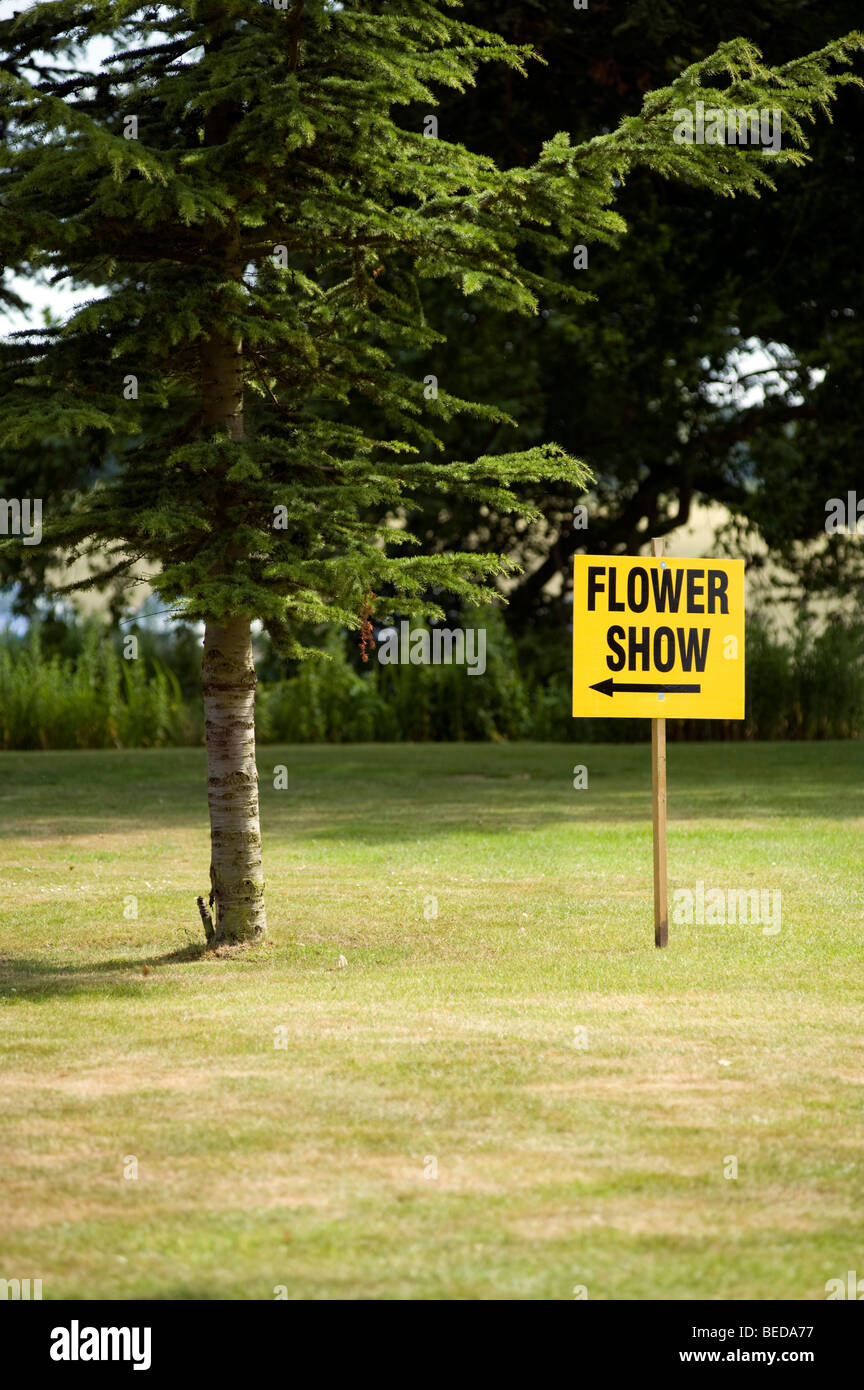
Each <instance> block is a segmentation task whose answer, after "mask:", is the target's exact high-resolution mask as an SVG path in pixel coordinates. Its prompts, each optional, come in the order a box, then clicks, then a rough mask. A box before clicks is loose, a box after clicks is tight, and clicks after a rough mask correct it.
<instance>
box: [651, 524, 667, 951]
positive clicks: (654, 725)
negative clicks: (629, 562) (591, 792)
mask: <svg viewBox="0 0 864 1390" xmlns="http://www.w3.org/2000/svg"><path fill="white" fill-rule="evenodd" d="M664 550H665V546H664V543H663V541H662V539H660V540H652V542H651V554H652V555H654V556H657V557H658V558H659V557H660V556H662V555H663V553H664ZM651 787H652V792H653V800H654V817H653V819H654V945H655V946H666V945H667V944H668V941H669V912H668V907H667V904H666V720H665V719H652V720H651Z"/></svg>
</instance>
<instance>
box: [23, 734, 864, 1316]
mask: <svg viewBox="0 0 864 1390" xmlns="http://www.w3.org/2000/svg"><path fill="white" fill-rule="evenodd" d="M280 763H284V764H286V765H287V767H288V769H289V774H290V778H289V780H290V782H291V787H290V790H285V791H276V790H274V788H273V767H274V766H275V765H276V764H280ZM576 763H584V764H585V765H587V768H588V776H589V787H588V790H584V791H576V790H574V788H573V785H572V782H573V772H572V769H573V766H574V764H576ZM259 769H260V772H261V789H262V821H263V828H264V845H265V868H266V871H267V874H268V911H269V921H270V933H271V935H270V940H269V941H268V943H267V944H266V945H265V946H262V947H259V948H256V949H255V950H253V951H250V952H246V953H240V954H236V953H235V954H233V955H232V954H230V953H226V954H225V955H223V956H221V957H220V956H216V957H206V956H203V955H202V954H201V952H200V948H199V946H198V942H199V940H203V931H202V928H201V925H200V920H199V918H198V914H197V909H196V907H195V896H196V894H198V893H202V892H205V891H206V889H207V882H208V879H207V866H208V862H209V861H208V834H207V822H206V800H205V786H204V763H203V754H202V753H201V752H200V751H198V750H192V749H190V750H179V751H178V750H159V751H148V752H113V753H94V752H87V753H73V752H70V753H6V754H3V755H0V922H2V928H0V932H2V936H0V949H2V974H0V982H2V1007H0V1028H2V1040H3V1053H4V1056H3V1066H2V1075H0V1110H2V1115H3V1119H2V1151H0V1162H2V1172H3V1181H2V1187H0V1277H5V1278H14V1277H18V1278H27V1277H30V1278H41V1279H42V1280H43V1296H44V1297H45V1298H70V1297H71V1298H97V1299H123V1298H133V1297H137V1298H172V1299H173V1298H190V1299H194V1298H207V1299H223V1298H225V1299H227V1298H242V1299H272V1298H273V1297H274V1290H275V1289H276V1288H277V1287H278V1286H284V1288H285V1289H286V1290H287V1296H288V1297H289V1298H461V1299H465V1298H468V1299H494V1298H507V1299H514V1298H515V1299H523V1298H529V1299H534V1298H542V1299H572V1298H573V1297H574V1287H575V1286H580V1285H581V1286H585V1287H586V1288H587V1291H588V1297H589V1298H591V1299H610V1298H613V1299H622V1298H624V1299H642V1298H672V1299H677V1298H690V1297H692V1298H700V1299H711V1298H724V1299H726V1298H728V1299H744V1298H758V1299H796V1300H797V1299H823V1298H824V1297H825V1283H826V1280H828V1279H831V1278H845V1275H846V1271H847V1270H850V1269H852V1270H857V1271H858V1272H859V1274H861V1275H864V1230H862V1224H864V1223H862V1210H864V1143H862V1131H864V1111H862V1081H864V1066H862V1061H864V1038H862V1028H861V1022H862V995H864V990H862V945H861V943H862V934H864V923H862V915H864V914H862V870H861V864H862V857H864V855H862V850H864V835H862V828H864V796H862V786H864V747H862V746H861V745H857V744H848V743H845V744H840V743H833V744H831V743H828V744H821V745H815V744H811V745H791V744H772V745H758V744H757V745H744V744H733V745H707V744H703V745H692V746H684V745H670V748H669V813H670V824H669V876H670V891H671V890H673V889H675V888H676V887H685V886H689V887H691V888H692V887H695V886H696V884H697V883H698V882H699V881H700V880H701V881H703V882H704V884H705V885H706V888H710V887H720V888H759V889H780V890H781V891H782V913H783V915H782V927H781V930H780V931H779V932H777V933H776V934H765V933H764V932H763V929H762V927H761V926H758V925H743V926H742V925H720V926H709V925H698V924H696V923H694V924H692V925H675V924H674V923H672V924H671V925H670V946H669V949H668V950H667V951H656V950H655V949H654V945H653V921H652V903H651V881H652V880H651V820H650V817H651V785H650V748H649V747H648V746H642V747H629V746H628V747H620V746H614V747H613V746H597V745H595V746H592V747H581V748H577V747H571V746H554V745H530V744H522V745H514V746H492V745H469V746H465V745H462V746H455V745H448V746H441V745H437V746H432V745H426V746H410V745H409V746H381V745H378V746H374V745H369V746H363V747H357V746H347V747H304V748H299V749H298V748H265V749H263V750H261V751H260V754H259ZM133 900H134V901H133ZM136 903H137V914H138V915H137V919H136V918H134V917H133V916H131V915H130V914H131V913H132V912H133V910H134V907H135V904H136ZM436 909H437V916H436V915H435V912H436ZM124 913H125V914H126V915H124ZM340 956H343V957H344V958H345V960H346V961H347V964H346V965H343V966H340V964H339V959H340ZM577 1030H584V1032H579V1031H577ZM277 1044H279V1045H278V1046H277ZM733 1156H734V1157H735V1158H737V1164H738V1176H737V1178H728V1177H726V1176H724V1170H726V1171H729V1170H730V1168H731V1164H730V1162H729V1160H730V1159H731V1158H732V1157H733ZM133 1157H134V1158H135V1159H137V1165H138V1176H137V1179H131V1178H126V1177H124V1164H125V1165H126V1167H127V1168H128V1169H130V1170H131V1167H132V1165H131V1163H128V1162H127V1160H129V1159H131V1158H133ZM433 1160H434V1161H433ZM436 1163H437V1176H433V1174H434V1172H435V1167H436Z"/></svg>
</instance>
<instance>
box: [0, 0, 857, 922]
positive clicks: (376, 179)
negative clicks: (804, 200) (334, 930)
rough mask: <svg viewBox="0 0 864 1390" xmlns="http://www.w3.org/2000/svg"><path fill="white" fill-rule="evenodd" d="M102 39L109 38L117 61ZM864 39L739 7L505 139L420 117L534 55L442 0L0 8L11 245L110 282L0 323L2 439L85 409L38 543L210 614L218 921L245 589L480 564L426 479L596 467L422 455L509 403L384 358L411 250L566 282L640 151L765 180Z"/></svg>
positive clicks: (246, 685)
mask: <svg viewBox="0 0 864 1390" xmlns="http://www.w3.org/2000/svg"><path fill="white" fill-rule="evenodd" d="M97 39H102V40H105V39H107V40H109V41H110V46H111V49H112V51H111V53H110V55H109V56H108V57H106V58H104V59H103V60H102V61H101V63H99V64H96V63H95V62H94V61H93V60H92V59H90V58H89V56H88V53H89V50H88V49H87V48H85V47H84V45H87V44H88V43H89V42H90V41H92V40H97ZM860 46H861V40H860V38H859V37H858V36H857V35H852V36H849V37H848V38H847V39H845V40H838V41H837V42H835V43H832V44H831V45H829V46H828V47H827V48H825V49H824V50H822V51H820V52H819V53H816V54H813V55H809V56H807V57H804V58H802V59H800V60H797V61H796V62H793V63H791V64H787V65H786V66H785V67H783V68H774V69H772V68H768V67H765V66H764V65H763V64H762V62H761V60H760V55H759V53H758V52H757V51H756V50H755V48H754V47H753V46H752V45H750V44H748V43H747V42H745V41H744V40H735V41H733V42H731V43H727V44H724V45H723V46H722V47H721V48H720V49H719V50H718V52H717V53H716V54H715V55H712V57H711V58H709V59H708V60H706V61H704V62H700V63H697V64H694V65H693V66H692V67H690V68H688V69H687V70H686V71H684V72H682V73H681V74H680V76H679V77H677V78H676V79H675V81H673V82H672V83H671V84H670V85H669V86H668V87H666V88H664V89H663V90H660V91H655V92H651V93H649V94H648V95H647V96H646V98H645V101H644V106H643V110H642V112H641V113H640V114H639V115H638V116H635V117H630V118H628V119H626V120H624V121H623V122H622V123H621V125H620V126H619V127H618V128H617V129H616V130H613V131H611V132H609V133H606V134H602V135H598V136H597V137H596V138H594V139H592V140H590V141H589V142H587V143H586V144H583V145H578V146H574V145H573V144H572V143H571V141H570V140H569V138H568V137H567V135H566V134H564V133H558V134H554V135H552V137H551V138H550V139H549V140H548V141H547V143H546V144H545V145H544V146H543V148H542V150H541V151H540V152H539V155H538V158H537V160H536V162H535V163H533V164H532V165H530V167H520V168H513V169H503V168H501V167H498V166H496V164H495V163H494V162H493V161H492V160H491V159H490V158H488V157H485V156H483V155H481V154H477V153H472V152H471V151H469V150H468V149H466V148H465V147H464V146H463V145H461V144H460V143H459V140H458V132H441V133H440V134H438V133H437V132H436V131H435V128H434V108H435V103H436V92H440V91H441V90H442V89H446V88H450V89H456V90H460V91H461V90H464V89H465V88H468V87H471V86H473V85H474V83H475V82H476V80H477V78H478V75H479V73H480V70H481V69H482V67H483V66H484V65H485V64H488V63H502V64H505V65H507V66H508V67H509V68H511V69H513V70H514V71H515V72H516V73H519V72H521V71H524V69H525V65H526V63H527V62H529V61H531V58H532V55H531V53H530V51H529V50H527V49H525V48H519V47H515V46H513V45H509V44H506V43H504V42H503V41H501V40H500V39H498V38H496V37H495V36H494V35H493V34H490V33H488V32H485V31H482V30H480V29H478V28H476V27H474V26H472V25H471V24H469V23H466V22H465V21H464V20H463V19H462V18H461V17H460V16H459V14H458V9H457V5H456V3H455V0H397V2H396V3H383V2H382V0H364V3H362V4H360V3H355V0H345V3H341V4H338V5H337V4H335V3H333V0H291V3H290V5H289V4H288V0H285V3H283V0H275V3H265V0H222V2H221V3H217V0H190V2H189V3H186V4H165V5H159V6H158V7H157V6H155V5H153V4H140V3H136V0H54V3H39V4H35V5H33V6H31V7H30V8H28V9H26V10H24V11H23V12H22V13H20V14H18V15H16V16H15V17H14V18H13V19H11V20H7V21H5V22H3V23H2V24H0V92H2V108H0V115H2V144H0V219H2V221H0V254H2V259H3V263H4V264H5V265H6V266H7V267H8V268H11V269H13V270H17V271H19V272H26V273H30V274H36V273H47V274H49V275H50V276H51V277H52V279H53V281H54V282H58V283H62V282H65V283H67V284H71V285H73V286H76V287H87V286H92V287H93V288H94V290H95V291H96V294H97V297H94V298H93V299H92V300H90V301H89V302H88V303H86V304H85V305H84V306H83V307H81V308H79V309H78V310H77V311H75V312H74V313H72V314H71V315H70V316H69V318H68V320H67V322H65V323H64V324H62V325H61V326H59V327H58V326H54V327H48V328H46V329H44V330H42V331H33V332H31V333H28V334H24V335H20V336H15V337H13V338H10V339H9V340H8V341H7V342H6V343H5V344H3V347H2V357H0V379H2V387H3V392H2V404H0V441H2V444H3V447H4V449H5V450H6V451H7V455H8V452H9V451H11V452H12V453H13V454H14V452H15V451H19V452H20V453H21V454H22V455H23V454H25V453H26V450H27V448H28V445H29V444H30V443H31V442H34V443H35V442H36V441H40V440H41V441H44V440H45V439H46V438H52V437H62V438H68V437H70V436H73V437H74V436H81V437H83V438H85V439H87V440H88V441H89V444H90V447H92V445H93V441H94V440H95V441H97V443H98V444H99V446H100V448H101V453H102V457H103V458H104V461H105V467H104V469H103V472H102V474H101V476H100V478H99V480H98V481H97V482H96V484H95V485H94V486H92V487H90V488H89V489H87V490H82V489H80V488H74V487H68V488H63V487H62V486H59V485H58V488H57V490H56V492H54V493H53V494H52V495H51V496H50V497H49V498H48V499H46V507H45V515H44V521H43V524H44V538H45V542H46V544H49V545H51V546H52V547H54V548H56V549H57V550H59V551H63V552H64V553H65V554H67V555H73V556H74V555H90V556H92V557H94V558H98V560H99V561H100V562H101V563H102V564H103V566H104V568H103V569H102V571H101V573H100V576H99V582H107V581H109V580H116V578H117V577H118V576H125V575H131V573H132V572H133V570H135V571H136V572H137V570H136V567H139V568H140V566H141V564H142V563H143V564H145V565H146V567H147V572H148V575H149V576H150V577H151V582H152V584H153V585H154V587H155V588H156V589H157V590H158V592H159V594H160V595H161V596H162V598H163V599H164V600H166V601H167V603H168V604H169V605H170V606H171V608H172V610H173V611H174V612H175V613H176V614H177V615H178V616H182V617H184V618H186V619H189V620H202V621H203V622H204V624H205V641H204V657H203V693H204V708H205V714H206V728H207V735H206V741H207V761H208V787H209V806H210V822H211V842H212V856H211V868H210V878H211V891H210V899H209V906H210V908H211V909H212V917H211V914H210V912H209V911H208V910H207V909H206V908H205V907H204V905H203V902H202V903H201V909H202V917H203V918H204V922H205V930H206V932H207V935H208V939H209V940H210V941H211V942H213V943H221V942H231V941H242V940H249V939H254V938H256V937H260V936H261V935H262V934H263V932H264V930H265V913H264V887H263V871H262V858H261V835H260V829H259V815H258V780H257V772H256V766H255V742H254V690H255V670H254V665H253V660H252V647H251V636H250V633H251V624H252V622H253V621H254V620H256V619H257V620H260V621H261V622H262V623H263V624H264V625H265V627H266V628H267V630H268V631H269V632H270V633H271V635H272V636H273V638H274V640H276V641H277V642H278V643H279V644H280V647H281V649H282V650H283V651H285V652H288V653H292V654H294V655H304V652H303V650H302V648H301V646H300V644H299V642H298V637H297V632H298V629H299V628H300V627H301V626H303V625H306V624H308V623H310V622H333V623H340V624H344V625H347V626H349V627H359V626H360V625H361V623H362V622H363V621H365V620H366V619H367V618H368V615H369V613H370V612H376V611H378V612H383V611H386V610H387V609H390V610H391V611H392V608H393V603H394V598H398V601H399V603H400V605H401V607H402V609H403V611H410V612H411V613H413V614H415V615H417V616H425V617H429V618H434V617H439V616H441V612H442V610H441V608H440V605H439V603H438V599H437V597H436V596H438V595H440V594H441V593H442V591H446V592H447V593H449V594H453V595H456V596H459V597H462V598H477V597H482V596H483V595H485V596H487V597H489V596H491V594H492V593H493V592H494V591H493V590H492V589H491V588H490V587H489V582H490V581H492V580H493V579H494V578H495V576H499V575H502V574H505V573H507V571H508V569H512V562H510V561H508V559H507V557H506V556H499V555H492V554H487V553H484V552H483V550H482V549H481V548H480V547H479V545H478V547H477V548H475V549H472V550H469V551H465V552H462V553H456V554H453V553H440V554H434V555H431V556H430V555H417V554H412V553H411V551H412V543H413V541H414V538H413V537H412V534H411V532H410V529H409V525H408V524H406V523H407V522H408V521H410V514H411V506H412V498H414V497H416V496H417V495H419V494H421V493H422V494H424V495H428V493H429V492H430V491H431V492H436V493H438V494H440V496H441V499H442V505H444V504H446V501H447V499H453V498H460V499H469V500H470V501H471V503H472V504H473V505H474V506H475V507H476V508H477V512H478V517H480V516H481V515H482V509H483V508H484V507H494V508H495V509H496V510H497V511H498V512H500V511H511V512H516V513H521V514H522V515H524V516H526V517H527V519H528V520H531V519H536V512H534V511H533V509H532V508H531V507H530V506H529V505H528V504H527V503H526V502H525V501H524V500H523V499H520V491H519V490H520V486H522V485H525V484H531V483H537V482H541V481H548V482H557V483H565V484H567V485H569V486H570V487H572V488H573V490H574V494H575V495H578V492H579V491H580V490H581V489H583V488H584V486H585V484H586V482H587V481H588V473H587V470H586V469H585V468H584V466H583V465H582V464H580V462H579V461H578V460H577V459H574V458H573V457H571V456H568V455H567V454H566V453H565V452H564V451H563V450H562V449H560V448H558V447H557V446H556V445H554V444H551V443H550V444H547V445H544V446H541V447H535V448H531V449H528V450H525V451H522V452H520V453H511V454H506V455H496V456H493V457H483V458H479V459H473V460H468V461H465V462H458V463H450V464H448V465H446V466H443V465H442V464H441V463H440V462H437V461H436V450H437V449H438V440H437V436H436V421H438V422H441V421H447V420H450V419H452V418H453V417H454V415H456V414H458V413H460V412H462V413H465V412H468V413H473V414H474V415H479V416H481V417H482V416H485V417H487V418H489V419H493V420H494V419H498V418H501V412H499V411H496V410H495V409H493V408H491V407H489V406H482V407H481V406H478V405H475V404H472V403H471V402H470V401H467V400H464V399H461V398H457V397H455V396H454V395H452V394H451V393H449V392H447V391H445V390H441V389H439V390H438V391H437V394H436V393H435V392H434V391H433V392H428V391H424V381H423V377H422V375H421V376H418V377H417V378H416V379H415V378H411V377H409V376H407V375H406V374H405V373H404V371H403V372H400V371H397V370H396V368H395V367H394V364H393V354H394V353H395V352H396V351H397V349H401V348H404V347H405V346H406V345H407V346H410V347H411V348H412V349H413V350H414V351H415V352H416V353H417V354H421V355H422V353H423V352H424V351H428V350H429V349H431V348H432V347H434V346H435V345H436V344H439V343H441V342H442V341H443V340H442V338H441V335H440V334H439V333H438V332H436V331H435V330H434V329H433V328H432V326H431V325H430V324H429V323H428V321H427V320H426V317H425V316H424V312H423V297H422V291H423V282H424V281H427V280H443V281H446V282H449V283H450V284H452V285H453V286H454V289H455V292H456V293H459V294H461V295H463V296H467V297H468V298H469V299H470V298H471V297H473V296H477V297H478V298H480V299H482V300H483V301H484V302H487V303H491V304H494V305H496V306H498V307H500V308H502V309H505V310H508V311H513V312H518V313H528V314H530V313H534V312H536V311H537V308H538V303H539V302H540V301H541V298H543V297H548V296H552V295H555V296H557V297H559V298H561V299H563V300H564V301H565V302H567V303H569V304H571V305H573V306H574V308H578V305H579V303H580V302H582V301H583V300H584V299H585V297H586V296H585V293H584V291H582V290H580V289H579V288H578V287H577V284H576V282H577V281H578V275H576V274H575V273H574V274H571V277H570V279H569V281H568V280H567V279H565V278H564V276H563V275H562V278H561V279H560V280H557V279H556V280H555V282H550V281H549V280H548V279H546V278H544V277H543V276H542V275H540V274H538V273H537V271H536V269H535V268H534V267H535V266H536V265H537V264H538V262H539V261H540V260H541V259H542V260H543V261H544V263H545V262H547V261H548V259H549V258H550V257H557V258H560V263H561V265H562V267H564V266H567V265H568V264H569V263H570V258H572V256H573V247H574V243H586V244H587V243H589V242H592V241H598V240H599V241H605V242H613V243H614V242H615V241H616V239H617V238H618V237H620V235H621V234H622V233H623V232H624V231H625V227H624V224H623V222H622V220H621V218H620V217H619V216H618V215H617V214H616V212H615V211H614V208H613V207H612V204H613V201H614V197H615V191H616V188H617V187H618V186H620V183H621V181H622V180H623V179H625V178H626V176H627V173H628V170H629V169H630V168H632V167H633V166H634V165H636V164H639V163H643V164H647V165H649V166H650V167H652V168H654V169H655V170H657V171H659V172H660V173H662V174H664V175H667V176H670V177H676V178H684V179H687V180H689V181H690V182H692V183H694V184H696V185H700V186H703V187H705V188H708V189H710V190H712V191H714V192H715V193H718V194H722V195H730V194H735V193H738V192H743V193H758V192H759V191H760V189H761V188H763V187H772V186H773V183H772V177H771V170H772V161H773V162H774V163H782V162H790V161H791V162H793V163H795V162H798V163H800V162H801V161H802V160H803V159H804V158H805V157H806V156H805V154H804V148H805V145H806V141H805V137H804V131H803V125H804V123H806V122H807V121H809V120H812V119H813V118H814V115H815V114H816V112H817V110H818V109H819V108H821V109H822V110H826V111H827V109H828V105H829V103H830V101H831V100H832V99H833V97H834V95H835V93H836V90H837V86H838V84H839V83H842V82H844V81H852V80H856V79H855V78H854V77H853V76H852V74H850V73H849V72H847V71H843V70H842V69H843V68H844V67H845V66H846V65H848V63H849V61H850V56H851V55H852V53H853V52H854V51H855V49H857V48H859V47H860ZM88 62H90V63H91V65H92V70H91V69H90V68H88V67H87V66H86V64H87V63H88ZM838 69H841V70H840V71H838ZM699 100H702V101H704V102H705V103H706V105H708V106H715V107H717V106H722V107H723V108H724V109H725V108H730V109H737V108H742V107H745V108H752V107H757V108H762V107H773V108H778V109H779V110H780V111H781V113H782V122H783V132H784V147H783V149H782V150H781V152H780V153H778V154H776V155H770V154H767V153H765V152H763V151H760V150H757V149H747V148H738V147H727V146H717V145H714V146H710V145H696V144H693V145H685V144H678V143H676V142H675V140H674V139H673V132H674V129H675V123H676V122H675V111H676V110H677V109H679V108H690V109H692V108H693V106H694V104H695V103H696V102H697V101H699ZM423 109H425V110H427V111H428V112H429V116H428V117H427V118H425V119H423V121H422V122H421V123H418V122H417V121H416V120H415V119H414V117H413V114H412V113H415V112H416V111H418V110H423ZM430 395H431V399H427V396H430ZM360 399H364V400H365V402H366V403H367V404H368V405H370V406H371V407H372V410H371V412H370V411H369V410H368V409H367V410H365V411H364V412H363V420H364V421H368V420H369V419H374V420H375V421H376V422H377V423H376V428H375V429H374V430H373V429H371V428H370V427H369V426H368V424H367V425H363V426H361V425H360V424H359V423H358V422H357V419H356V414H354V415H352V402H356V401H358V400H360ZM88 582H89V581H88ZM383 593H386V594H387V598H386V599H385V598H378V597H377V596H378V595H380V594H383Z"/></svg>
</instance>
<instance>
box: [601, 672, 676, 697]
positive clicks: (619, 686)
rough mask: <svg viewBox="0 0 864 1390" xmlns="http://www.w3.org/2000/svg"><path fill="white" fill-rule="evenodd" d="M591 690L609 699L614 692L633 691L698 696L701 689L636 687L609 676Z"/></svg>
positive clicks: (663, 686)
mask: <svg viewBox="0 0 864 1390" xmlns="http://www.w3.org/2000/svg"><path fill="white" fill-rule="evenodd" d="M591 689H592V690H599V691H600V694H601V695H609V696H610V697H611V696H612V695H614V694H615V692H616V691H618V690H621V691H633V692H634V693H637V694H638V693H642V694H645V695H698V694H699V692H700V690H701V689H702V687H701V685H646V684H642V685H638V684H633V683H632V682H630V681H615V680H613V679H612V677H611V676H607V678H606V680H605V681H598V683H597V684H596V685H592V687H591Z"/></svg>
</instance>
